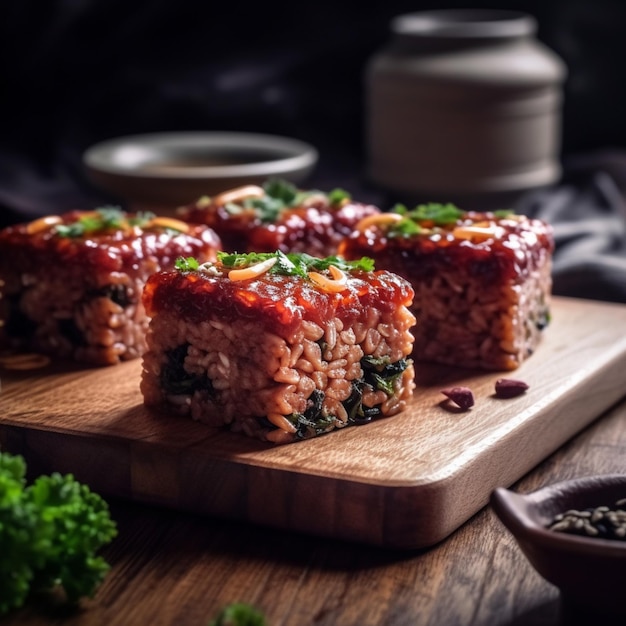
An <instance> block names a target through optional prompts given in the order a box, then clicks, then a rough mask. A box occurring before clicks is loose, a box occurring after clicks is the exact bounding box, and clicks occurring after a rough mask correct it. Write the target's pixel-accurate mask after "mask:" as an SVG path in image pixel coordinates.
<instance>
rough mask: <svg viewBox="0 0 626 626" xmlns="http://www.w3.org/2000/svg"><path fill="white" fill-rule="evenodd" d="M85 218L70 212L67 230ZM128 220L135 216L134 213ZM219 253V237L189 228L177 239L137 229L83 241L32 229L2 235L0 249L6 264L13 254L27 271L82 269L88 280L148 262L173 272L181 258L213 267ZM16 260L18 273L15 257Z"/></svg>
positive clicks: (100, 233) (159, 231)
mask: <svg viewBox="0 0 626 626" xmlns="http://www.w3.org/2000/svg"><path fill="white" fill-rule="evenodd" d="M86 213H88V212H86V211H69V212H67V213H64V214H62V215H61V216H60V217H61V219H62V221H63V222H62V223H63V224H72V223H74V222H76V221H77V220H78V219H79V218H80V217H81V216H82V215H84V214H86ZM125 215H127V216H129V217H133V216H134V214H130V213H129V214H125ZM220 247H221V242H220V239H219V237H218V236H217V235H216V233H215V232H214V231H213V230H211V229H210V228H208V227H206V226H202V225H191V226H190V229H189V232H187V233H175V232H173V231H171V230H166V229H165V228H162V227H150V228H149V229H146V230H143V229H142V228H139V227H138V226H133V227H130V228H127V229H114V230H109V231H98V232H96V233H94V234H89V235H86V236H80V237H63V236H60V235H59V234H58V233H57V232H56V231H55V228H54V227H49V228H47V229H44V230H42V231H39V232H36V233H34V234H30V233H29V232H28V224H18V225H16V226H10V227H8V228H5V229H3V230H2V231H0V248H1V249H2V256H3V257H5V259H6V258H8V257H9V254H10V255H13V254H16V255H18V256H19V258H20V259H21V263H22V264H25V265H27V266H28V267H45V266H52V267H53V266H54V265H55V264H71V265H81V266H83V267H84V268H85V273H86V274H89V273H90V272H93V271H96V270H97V271H98V272H124V273H128V274H132V273H133V271H134V270H136V269H137V267H138V264H139V263H140V262H141V261H142V260H144V259H146V258H148V257H156V258H158V259H159V265H160V266H161V267H172V266H173V265H174V262H175V260H176V259H177V258H178V257H179V256H194V257H197V258H198V259H199V260H201V261H202V260H211V261H212V260H215V258H216V253H217V250H219V249H220ZM13 259H14V262H15V267H16V269H17V268H18V267H19V265H18V263H17V260H16V257H13Z"/></svg>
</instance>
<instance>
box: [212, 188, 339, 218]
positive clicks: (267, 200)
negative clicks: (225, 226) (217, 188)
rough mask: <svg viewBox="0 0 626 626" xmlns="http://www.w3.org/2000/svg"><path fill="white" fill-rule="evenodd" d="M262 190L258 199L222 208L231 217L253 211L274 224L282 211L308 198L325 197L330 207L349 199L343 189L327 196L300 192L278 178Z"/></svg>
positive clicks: (242, 201)
mask: <svg viewBox="0 0 626 626" xmlns="http://www.w3.org/2000/svg"><path fill="white" fill-rule="evenodd" d="M263 190H264V191H265V195H263V196H261V197H260V198H245V199H243V200H241V201H240V202H229V203H227V204H226V205H224V208H225V209H226V211H228V213H230V214H231V215H236V214H238V213H241V212H242V211H246V210H247V211H250V210H253V211H254V213H255V215H256V216H257V217H258V218H259V220H260V221H261V222H263V223H271V222H275V221H276V220H277V219H278V218H279V217H280V215H281V213H282V212H283V211H285V210H286V209H290V208H292V207H296V206H298V205H300V204H302V203H303V202H304V200H306V198H308V197H309V196H313V195H318V194H322V195H325V196H327V198H328V201H329V203H330V204H331V205H332V206H337V205H341V204H342V202H343V201H344V200H346V199H348V200H349V199H350V194H349V193H348V192H347V191H344V190H343V189H334V190H332V191H331V192H329V193H328V194H323V193H322V192H320V191H315V190H310V191H302V190H299V189H298V188H297V187H296V186H295V185H294V184H293V183H290V182H289V181H286V180H282V179H280V178H271V179H269V180H267V181H265V183H264V184H263Z"/></svg>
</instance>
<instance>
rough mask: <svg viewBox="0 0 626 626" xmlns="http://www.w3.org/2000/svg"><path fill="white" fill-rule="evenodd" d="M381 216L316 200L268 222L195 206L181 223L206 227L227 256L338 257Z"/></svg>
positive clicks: (367, 208) (248, 213)
mask: <svg viewBox="0 0 626 626" xmlns="http://www.w3.org/2000/svg"><path fill="white" fill-rule="evenodd" d="M377 213H380V209H378V208H377V207H375V206H373V205H370V204H362V203H358V202H347V203H345V204H343V205H332V204H330V203H329V200H328V199H327V198H326V197H325V196H323V195H320V196H315V197H314V198H313V199H311V200H310V201H309V202H308V203H307V204H306V205H302V206H296V207H291V208H287V209H284V210H282V211H281V212H280V213H279V214H278V215H277V216H276V219H274V220H272V221H270V222H266V221H262V220H261V219H260V217H259V215H258V214H257V213H256V212H255V211H253V210H242V211H241V212H237V213H232V212H230V211H229V210H228V209H227V207H224V206H220V205H216V204H207V205H202V204H194V205H191V206H189V207H186V208H184V209H182V210H181V211H180V217H181V219H184V220H185V221H188V222H191V223H200V224H206V225H208V226H210V227H211V228H213V229H214V230H215V232H216V233H217V234H218V235H219V237H220V239H221V240H222V243H223V246H224V250H226V251H227V252H235V251H236V252H273V251H275V250H281V251H282V252H307V253H308V254H311V255H313V256H321V257H324V256H329V255H331V254H335V252H336V250H337V246H338V245H339V243H340V242H341V240H342V239H343V238H344V237H347V236H348V235H349V234H350V233H351V232H352V231H353V229H354V225H355V224H356V223H357V222H359V221H360V220H361V219H363V218H364V217H367V216H369V215H375V214H377Z"/></svg>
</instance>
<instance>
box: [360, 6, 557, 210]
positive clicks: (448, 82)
mask: <svg viewBox="0 0 626 626" xmlns="http://www.w3.org/2000/svg"><path fill="white" fill-rule="evenodd" d="M536 31H537V23H536V20H535V19H534V18H533V17H532V16H530V15H527V14H524V13H518V12H514V11H500V10H444V11H426V12H420V13H410V14H406V15H401V16H398V17H396V18H395V19H394V20H393V21H392V22H391V38H390V41H389V43H388V45H387V46H386V47H385V49H383V50H381V51H380V52H379V53H377V54H375V55H374V57H373V58H372V59H370V61H369V62H368V65H367V67H366V76H365V78H366V85H365V87H366V111H365V118H366V146H367V151H368V155H367V157H368V165H367V167H368V177H369V179H370V182H371V183H373V184H374V185H376V186H378V187H380V188H382V189H384V190H387V191H389V192H391V193H392V195H394V196H395V197H396V198H397V199H398V200H399V201H406V202H412V201H416V202H417V201H434V202H451V201H454V202H457V203H465V206H466V207H467V208H474V207H471V206H469V205H470V204H472V203H474V202H475V201H476V200H478V203H479V204H480V203H482V205H481V206H484V208H491V207H488V206H486V204H485V203H486V202H487V200H488V199H489V198H490V199H492V200H493V199H498V200H497V201H499V199H502V198H512V197H515V195H516V194H519V193H521V192H523V191H525V190H528V189H532V188H536V187H542V186H545V185H549V184H551V183H554V182H555V181H557V180H558V179H559V177H560V174H561V170H560V146H561V107H562V85H563V82H564V80H565V77H566V68H565V65H564V63H563V62H562V61H561V59H560V58H558V57H557V55H556V54H555V53H553V52H552V51H551V50H549V49H548V48H547V47H546V46H544V45H543V44H541V43H540V42H539V41H538V39H537V38H536Z"/></svg>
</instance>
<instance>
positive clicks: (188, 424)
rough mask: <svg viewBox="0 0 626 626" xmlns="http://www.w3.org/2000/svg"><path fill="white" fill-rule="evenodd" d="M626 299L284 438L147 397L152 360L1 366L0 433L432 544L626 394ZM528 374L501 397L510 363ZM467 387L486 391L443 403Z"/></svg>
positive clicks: (563, 313) (188, 500) (269, 514)
mask: <svg viewBox="0 0 626 626" xmlns="http://www.w3.org/2000/svg"><path fill="white" fill-rule="evenodd" d="M625 328H626V307H624V306H621V305H613V304H607V303H598V302H591V301H581V300H574V299H567V298H555V301H554V307H553V321H552V324H551V326H550V327H549V328H548V330H547V332H546V335H545V338H544V341H543V342H542V344H541V346H540V347H539V349H538V350H537V352H536V353H535V354H534V355H533V356H532V357H531V358H530V359H529V360H528V361H527V362H526V363H524V364H523V365H522V367H521V368H519V369H518V370H517V371H516V372H514V373H504V374H503V373H501V372H500V373H498V372H476V371H467V370H460V369H454V368H449V367H442V366H432V365H420V366H419V367H418V368H417V383H418V388H417V390H416V393H415V398H414V400H413V402H412V404H411V405H410V407H409V408H408V409H407V410H406V411H405V412H404V413H402V414H401V415H398V416H395V417H392V418H387V419H385V420H380V421H377V422H374V423H371V424H368V425H366V426H359V427H351V428H347V429H344V430H342V431H339V432H335V433H331V434H329V435H326V436H323V437H319V438H317V439H313V440H309V441H304V442H299V443H296V444H289V445H286V446H270V445H266V444H264V443H262V442H257V441H254V440H251V439H248V438H246V437H244V436H240V435H234V434H231V433H226V432H221V431H216V430H213V429H209V428H207V427H206V426H204V425H202V424H197V423H194V422H192V421H191V420H185V419H181V418H174V417H171V416H164V415H156V414H153V413H150V412H149V411H148V410H147V409H145V408H144V407H143V404H142V398H141V394H140V392H139V389H138V382H139V375H140V368H141V365H140V363H139V362H138V361H135V362H130V363H126V364H122V365H118V366H114V367H110V368H102V369H92V370H80V369H75V368H71V367H69V368H68V369H66V371H56V370H55V371H52V370H51V371H49V372H48V371H38V372H31V373H30V374H10V375H6V376H4V375H3V378H2V393H1V395H0V400H1V406H2V416H1V417H0V444H1V445H2V446H3V447H4V448H6V449H8V450H11V451H13V452H19V453H22V454H24V455H25V456H26V458H27V460H28V461H29V463H30V464H31V465H32V466H33V467H34V468H36V469H37V470H38V471H51V470H53V469H54V470H59V471H69V472H72V473H74V474H75V475H76V476H77V478H79V479H80V480H82V481H84V482H87V483H88V484H90V485H91V486H92V487H93V488H94V489H95V490H97V491H99V492H100V493H102V494H103V495H106V496H120V497H123V498H129V499H133V500H136V501H139V502H145V503H151V504H158V505H165V506H167V507H171V508H175V509H180V510H185V511H191V512H195V513H202V514H208V515H212V516H216V517H223V518H229V519H233V520H243V521H246V522H253V523H255V524H260V525H264V526H273V527H277V528H284V529H289V530H294V531H300V532H304V533H309V534H314V535H323V536H329V537H332V538H335V539H348V540H350V541H358V542H363V543H368V544H372V545H379V546H386V547H387V546H388V547H395V548H423V547H427V546H430V545H433V544H435V543H437V542H439V541H441V540H442V539H444V538H445V537H447V536H448V535H449V534H450V533H452V532H453V531H454V530H455V529H457V528H458V527H459V526H460V525H461V524H463V523H464V522H465V521H466V520H468V519H469V518H470V517H471V516H472V515H474V514H475V513H476V512H478V511H479V510H480V509H481V508H483V507H484V505H485V504H486V503H487V501H488V498H489V495H490V493H491V491H492V490H493V489H494V488H495V487H496V486H510V485H511V484H512V483H513V482H515V481H516V480H518V479H519V478H520V477H521V476H523V475H524V474H526V473H527V472H528V471H529V470H531V469H532V468H533V467H535V466H536V465H537V464H538V463H539V462H541V461H542V460H543V459H545V458H546V457H547V456H548V455H549V454H550V453H552V452H553V451H554V450H556V449H557V448H558V447H559V446H561V445H562V444H563V443H564V442H566V441H567V440H568V439H569V438H571V437H572V436H573V435H574V434H575V433H577V432H579V431H580V430H581V429H583V428H584V427H585V426H587V425H588V424H589V423H590V422H592V421H593V420H594V419H596V418H597V417H598V416H599V415H600V414H601V413H602V412H603V411H604V410H606V409H607V408H608V407H610V406H611V405H613V404H614V403H615V402H617V401H618V400H619V399H620V398H621V397H623V395H624V393H625V392H626V388H625V387H626V386H625V375H624V371H626V333H624V329H625ZM502 376H507V377H515V378H521V379H523V380H524V381H526V382H527V383H528V384H529V385H530V388H529V390H528V391H527V392H526V393H525V394H524V395H523V396H520V397H518V398H514V399H509V400H501V399H496V398H495V397H494V396H493V391H494V383H495V380H496V379H497V378H499V377H502ZM450 385H467V386H469V387H471V388H472V389H473V391H474V394H475V396H476V405H475V406H474V407H473V408H472V409H471V410H470V411H467V412H451V411H448V410H446V409H445V408H443V407H442V406H441V402H442V400H444V397H443V396H442V394H441V389H442V388H444V387H447V386H450Z"/></svg>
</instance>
